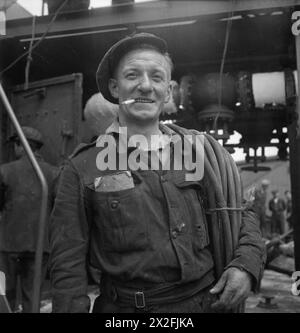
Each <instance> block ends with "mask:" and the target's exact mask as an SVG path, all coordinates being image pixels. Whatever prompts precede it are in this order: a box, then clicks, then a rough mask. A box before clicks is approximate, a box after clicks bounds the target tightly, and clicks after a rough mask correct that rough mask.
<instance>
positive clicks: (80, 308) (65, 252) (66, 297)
mask: <svg viewBox="0 0 300 333" xmlns="http://www.w3.org/2000/svg"><path fill="white" fill-rule="evenodd" d="M49 238H50V280H51V287H52V301H53V303H52V304H53V310H52V311H53V312H88V311H89V307H90V299H89V297H88V296H87V286H88V282H87V281H88V280H87V269H86V255H87V248H88V246H87V244H88V223H87V218H86V214H85V208H84V197H83V185H82V182H81V180H80V177H79V174H78V172H77V170H76V168H75V167H74V165H73V164H72V162H71V161H68V162H66V164H65V166H64V168H63V170H62V172H61V175H60V180H59V183H58V188H57V195H56V199H55V204H54V208H53V211H52V214H51V219H50V226H49Z"/></svg>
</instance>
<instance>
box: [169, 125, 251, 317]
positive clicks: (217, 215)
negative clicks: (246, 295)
mask: <svg viewBox="0 0 300 333" xmlns="http://www.w3.org/2000/svg"><path fill="white" fill-rule="evenodd" d="M167 126H168V127H169V128H171V129H172V130H174V131H175V132H176V133H179V134H180V135H182V136H183V135H187V134H191V133H193V134H195V135H197V134H198V135H199V134H202V135H204V137H205V141H204V151H205V155H204V169H205V177H204V179H203V181H204V185H205V188H206V195H207V199H208V207H209V209H208V212H209V223H208V231H209V236H210V243H211V246H212V251H213V258H214V264H215V265H214V269H215V274H216V278H217V279H219V278H220V277H221V275H222V273H223V272H224V269H225V268H226V266H227V265H228V264H229V263H230V262H231V261H232V259H233V258H234V252H235V250H236V248H237V247H238V244H239V236H240V229H241V225H242V211H246V209H244V208H243V207H242V185H241V178H240V175H239V172H238V169H237V167H236V164H235V162H234V161H233V158H232V157H231V155H230V154H229V152H228V151H227V150H226V149H225V148H224V147H222V146H221V145H220V144H219V142H218V141H217V140H215V139H214V138H213V137H212V136H210V135H208V134H205V133H201V132H198V131H196V130H187V129H185V128H182V127H179V126H177V125H175V124H168V125H167ZM194 149H195V151H196V148H194ZM196 153H197V151H196ZM235 312H244V303H242V304H240V305H239V306H238V307H237V308H236V309H235Z"/></svg>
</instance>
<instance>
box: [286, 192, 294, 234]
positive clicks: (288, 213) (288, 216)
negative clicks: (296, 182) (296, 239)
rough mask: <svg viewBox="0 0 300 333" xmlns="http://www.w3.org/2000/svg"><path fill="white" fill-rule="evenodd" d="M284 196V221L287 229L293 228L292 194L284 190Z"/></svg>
mask: <svg viewBox="0 0 300 333" xmlns="http://www.w3.org/2000/svg"><path fill="white" fill-rule="evenodd" d="M284 195H285V204H286V221H287V223H288V227H289V229H292V228H293V225H292V194H291V191H289V190H286V191H285V192H284Z"/></svg>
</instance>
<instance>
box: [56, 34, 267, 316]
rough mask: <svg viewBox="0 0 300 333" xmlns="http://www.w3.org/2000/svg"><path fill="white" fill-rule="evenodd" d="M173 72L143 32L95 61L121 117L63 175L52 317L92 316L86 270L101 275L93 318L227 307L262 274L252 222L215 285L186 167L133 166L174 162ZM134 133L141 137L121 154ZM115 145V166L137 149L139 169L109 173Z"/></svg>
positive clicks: (194, 184) (195, 188)
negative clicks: (168, 109) (167, 111)
mask: <svg viewBox="0 0 300 333" xmlns="http://www.w3.org/2000/svg"><path fill="white" fill-rule="evenodd" d="M171 69H172V62H171V59H170V57H169V55H168V54H167V45H166V42H165V41H164V40H162V39H161V38H159V37H157V36H154V35H152V34H146V33H141V34H136V35H134V36H132V37H126V38H125V39H122V40H121V41H119V42H118V43H116V44H115V45H114V46H113V47H112V48H111V49H110V50H109V51H108V52H107V53H106V55H105V56H104V58H103V59H102V61H101V63H100V65H99V68H98V71H97V81H98V87H99V89H100V92H101V93H102V94H103V96H104V97H105V98H106V99H108V100H109V101H110V102H116V101H117V102H118V103H119V110H118V119H117V120H116V121H115V122H114V123H113V124H112V126H110V127H109V128H108V129H107V131H106V137H103V136H100V137H99V138H98V140H97V142H95V143H93V144H89V145H86V146H84V147H81V148H79V149H78V150H77V151H76V152H75V153H74V154H73V156H72V157H71V159H70V160H69V161H68V162H67V164H66V166H65V168H64V170H63V172H62V174H61V177H60V183H59V188H58V194H57V198H56V204H55V207H54V210H53V213H52V218H51V234H50V239H51V265H50V266H51V274H50V275H51V282H52V291H53V311H54V312H88V311H89V307H90V300H89V297H88V296H87V275H88V272H87V268H92V269H95V268H96V269H98V270H100V271H101V285H100V292H101V295H100V297H99V298H97V300H96V302H95V303H96V304H95V306H94V310H93V311H94V312H112V313H118V312H154V313H156V312H213V311H228V310H230V309H233V308H235V307H236V306H237V305H238V304H240V303H241V302H242V301H243V300H244V299H245V298H246V297H247V295H248V293H249V291H250V289H251V288H252V289H253V290H254V289H255V288H256V286H257V284H258V282H259V280H260V278H261V273H262V269H263V257H264V247H263V244H262V242H261V239H260V238H259V235H260V232H259V229H258V226H257V222H256V221H255V220H254V221H253V220H251V219H248V222H249V224H248V226H246V227H247V228H248V227H250V229H251V228H252V231H251V232H250V233H251V234H253V235H254V237H252V236H251V237H250V238H247V237H248V236H245V239H244V241H245V244H246V245H245V247H246V248H247V251H246V255H245V256H243V255H242V254H241V253H242V252H243V253H244V252H245V251H242V252H241V251H239V249H237V252H236V253H237V257H236V258H235V260H234V261H232V263H231V264H229V265H228V267H226V268H227V269H226V270H225V271H224V273H223V275H222V277H221V278H220V280H219V281H216V280H215V276H214V260H213V256H212V252H211V248H210V244H209V235H208V232H207V225H206V220H205V216H204V213H203V207H202V203H201V202H202V199H201V198H199V197H198V194H199V188H200V183H199V182H198V181H186V178H185V176H186V173H187V172H186V170H184V169H183V170H178V171H176V170H174V169H170V170H163V168H158V169H156V170H153V169H151V168H150V170H149V168H148V169H147V168H145V169H143V168H142V167H140V168H135V166H136V164H138V162H141V161H142V160H143V158H144V157H147V156H149V155H151V166H152V156H154V157H155V156H156V157H158V158H159V165H160V167H161V166H162V165H166V163H167V162H168V158H169V159H172V160H174V159H176V158H177V157H178V156H175V152H174V151H173V150H172V152H171V156H168V154H167V152H168V149H166V147H167V145H166V142H165V141H168V138H169V139H171V137H172V135H173V134H174V133H173V131H172V130H170V128H168V127H166V126H161V125H160V124H159V116H160V113H161V111H162V109H163V106H164V105H165V103H167V102H168V100H169V97H170V93H171V88H170V86H171V85H170V80H171ZM126 137H127V138H128V140H126ZM137 137H139V138H141V137H142V139H144V141H143V140H140V145H139V146H138V145H137V147H136V148H134V147H128V148H127V149H126V143H127V141H128V142H130V140H131V141H134V140H133V139H136V138H137ZM153 137H154V138H155V140H154V141H152V139H153ZM103 138H105V139H107V142H108V144H109V146H108V147H104V146H103V145H102V143H103ZM124 141H125V148H124ZM147 144H148V145H147ZM114 145H115V146H116V151H117V156H116V159H117V160H118V162H120V161H121V162H122V163H123V162H124V154H125V155H126V153H130V154H134V153H136V152H138V154H139V159H138V158H137V161H136V164H135V163H132V164H131V167H128V169H126V170H124V171H122V170H120V169H121V168H119V169H117V170H116V169H114V168H113V167H112V166H114V165H115V163H114V162H115V161H114V159H113V158H112V159H111V160H110V161H107V160H106V159H105V158H103V156H104V155H105V154H104V152H110V151H111V150H113V148H114ZM172 154H173V155H172ZM126 156H127V155H126ZM131 156H132V155H130V156H129V157H128V162H130V157H131ZM180 157H181V155H180ZM109 158H110V157H109V156H108V159H109ZM153 160H155V158H154V159H153ZM145 161H146V162H145V165H146V166H147V159H146V160H145ZM125 162H127V159H126V160H125ZM131 162H132V161H131ZM148 162H149V161H148ZM106 163H107V164H108V166H109V168H107V169H103V168H102V167H103V164H106ZM117 164H118V165H120V164H119V163H117ZM129 164H130V163H128V165H129ZM140 165H142V164H140ZM145 165H144V166H145ZM253 216H254V215H253ZM250 229H249V230H250ZM245 234H246V235H247V232H246V233H245ZM245 247H244V250H245Z"/></svg>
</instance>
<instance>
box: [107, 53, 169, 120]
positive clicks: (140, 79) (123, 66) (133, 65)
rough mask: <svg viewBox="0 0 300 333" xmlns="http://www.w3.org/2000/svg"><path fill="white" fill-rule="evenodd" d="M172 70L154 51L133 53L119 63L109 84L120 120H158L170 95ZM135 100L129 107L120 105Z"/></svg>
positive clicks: (163, 58)
mask: <svg viewBox="0 0 300 333" xmlns="http://www.w3.org/2000/svg"><path fill="white" fill-rule="evenodd" d="M170 79H171V69H170V66H169V64H168V62H167V60H166V59H165V57H164V56H163V55H162V54H160V53H158V52H156V51H155V50H134V51H131V52H129V53H127V54H126V55H125V56H124V57H123V58H122V59H121V60H120V62H119V64H118V67H117V69H116V71H115V78H113V79H111V80H110V82H109V89H110V92H111V94H112V96H113V97H115V98H117V99H118V100H119V104H120V118H121V119H123V120H125V122H126V120H127V121H134V122H137V121H138V122H140V121H142V122H149V121H153V120H157V119H158V118H159V115H160V113H161V111H162V109H163V106H164V104H165V103H166V102H168V100H169V98H170V93H171V85H170ZM128 99H135V102H134V103H132V104H127V105H125V104H122V102H123V101H126V100H128Z"/></svg>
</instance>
